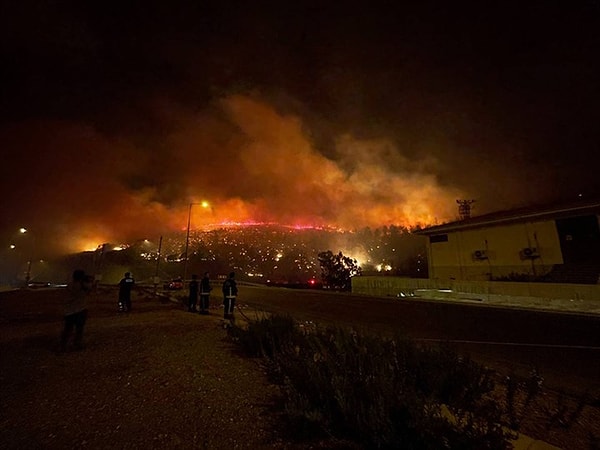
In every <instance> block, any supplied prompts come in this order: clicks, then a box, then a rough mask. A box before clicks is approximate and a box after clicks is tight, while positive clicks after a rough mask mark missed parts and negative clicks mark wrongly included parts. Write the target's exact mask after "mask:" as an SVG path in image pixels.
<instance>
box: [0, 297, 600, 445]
mask: <svg viewBox="0 0 600 450" xmlns="http://www.w3.org/2000/svg"><path fill="white" fill-rule="evenodd" d="M64 295H65V292H64V291H62V290H42V289H40V290H33V291H31V290H30V291H11V292H4V293H0V327H1V330H2V333H1V334H0V448H2V449H4V448H6V449H23V448H28V449H35V448H44V449H54V448H57V449H58V448H94V449H97V448H122V449H136V448H178V449H186V448H195V449H198V448H200V449H201V448H207V449H208V448H210V449H221V448H223V449H225V448H227V449H233V448H239V449H244V448H248V449H250V448H251V449H260V448H265V449H266V448H269V449H300V448H331V446H332V443H331V442H330V443H323V442H321V443H311V444H310V445H309V444H308V443H294V442H292V441H290V440H288V439H287V438H286V436H285V435H284V433H283V431H282V430H283V428H284V427H283V422H282V420H281V418H280V416H279V413H278V412H277V411H276V410H275V409H274V404H275V402H276V398H277V394H278V392H279V391H278V388H277V386H274V385H272V384H270V383H269V381H268V378H267V376H266V372H265V370H264V368H263V367H262V365H261V362H260V361H258V360H254V359H251V358H247V357H243V356H241V355H240V354H238V353H237V352H236V348H235V347H234V346H233V344H232V343H231V342H230V341H229V339H228V338H227V333H226V330H225V329H224V328H223V322H222V320H221V316H222V310H221V309H220V308H219V307H218V306H220V305H219V304H220V302H219V301H218V300H217V299H215V298H213V299H212V300H211V301H212V304H213V309H212V310H211V315H209V316H200V315H198V314H192V313H188V312H187V311H185V309H184V308H183V307H182V305H181V304H178V303H174V302H171V301H168V300H164V299H163V300H160V299H158V298H155V297H154V296H152V295H151V294H150V293H137V294H134V298H133V311H132V312H131V313H118V312H117V307H116V291H115V290H112V289H100V290H99V291H98V292H97V293H96V294H94V295H93V296H92V298H91V302H90V314H89V318H88V323H87V325H86V330H85V338H84V343H85V349H84V350H83V351H69V352H66V353H57V352H56V350H57V344H58V336H59V334H60V331H61V328H62V310H61V304H62V298H63V296H64ZM542 407H547V408H555V407H556V399H553V398H547V399H546V404H545V405H542ZM570 407H571V408H572V407H573V405H570ZM523 431H524V432H525V433H526V434H528V435H529V436H532V437H534V438H537V439H542V440H544V441H546V442H549V443H551V444H553V445H556V446H558V447H560V448H564V449H571V448H573V449H586V448H594V447H590V444H589V442H590V440H589V433H590V432H594V433H596V434H600V415H599V414H598V408H595V409H589V408H588V409H587V410H586V411H585V414H584V415H582V417H580V418H578V419H577V421H575V423H574V424H573V425H572V426H571V427H569V428H566V427H565V428H564V429H563V428H560V427H559V428H558V429H556V430H553V431H552V432H549V431H548V430H547V429H545V428H544V424H542V423H541V422H536V421H532V422H530V423H528V424H527V426H526V429H524V430H523ZM596 448H597V447H596Z"/></svg>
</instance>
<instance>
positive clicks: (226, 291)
mask: <svg viewBox="0 0 600 450" xmlns="http://www.w3.org/2000/svg"><path fill="white" fill-rule="evenodd" d="M237 293H238V288H237V284H236V282H235V272H231V273H230V274H229V277H228V278H227V279H226V280H225V281H224V282H223V318H224V319H230V320H233V319H234V317H233V308H234V307H235V299H236V297H237Z"/></svg>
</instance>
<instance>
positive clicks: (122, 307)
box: [119, 272, 135, 312]
mask: <svg viewBox="0 0 600 450" xmlns="http://www.w3.org/2000/svg"><path fill="white" fill-rule="evenodd" d="M134 285H135V280H134V279H133V277H132V276H131V273H130V272H125V277H124V278H123V279H121V281H119V311H126V312H129V311H131V290H132V289H133V286H134Z"/></svg>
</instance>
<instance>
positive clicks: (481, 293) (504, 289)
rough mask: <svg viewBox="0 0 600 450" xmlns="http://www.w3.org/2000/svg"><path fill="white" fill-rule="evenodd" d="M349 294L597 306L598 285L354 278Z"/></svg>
mask: <svg viewBox="0 0 600 450" xmlns="http://www.w3.org/2000/svg"><path fill="white" fill-rule="evenodd" d="M352 292H353V293H357V294H366V295H376V296H392V297H396V296H401V295H406V296H412V295H414V296H421V297H429V298H438V297H442V298H456V299H473V300H488V301H490V300H493V299H494V298H496V297H515V298H527V299H537V300H568V301H581V300H586V301H587V300H589V301H594V302H600V285H591V284H554V283H518V282H508V281H507V282H505V281H452V280H444V281H441V280H430V279H416V278H401V277H354V278H352Z"/></svg>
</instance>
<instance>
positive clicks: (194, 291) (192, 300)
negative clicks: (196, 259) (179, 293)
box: [188, 274, 198, 312]
mask: <svg viewBox="0 0 600 450" xmlns="http://www.w3.org/2000/svg"><path fill="white" fill-rule="evenodd" d="M197 304H198V275H196V274H194V275H192V281H190V295H189V299H188V311H189V312H196V305H197Z"/></svg>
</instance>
